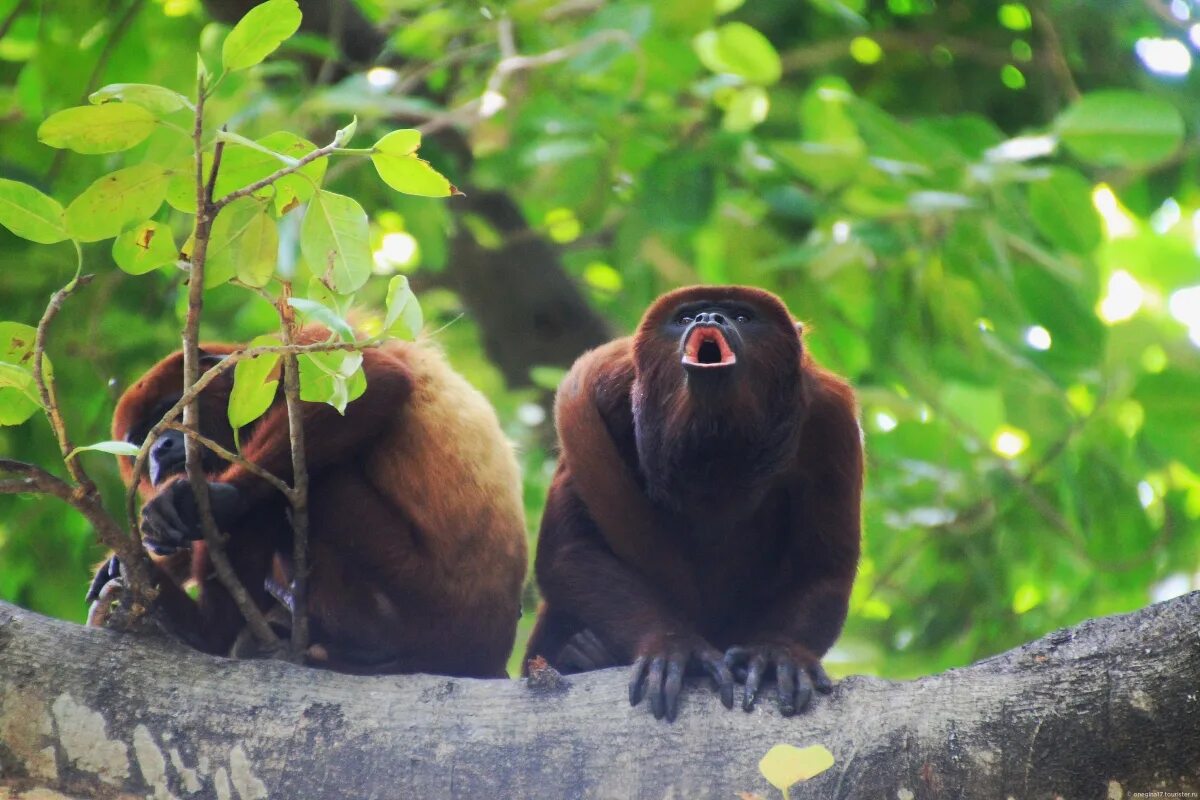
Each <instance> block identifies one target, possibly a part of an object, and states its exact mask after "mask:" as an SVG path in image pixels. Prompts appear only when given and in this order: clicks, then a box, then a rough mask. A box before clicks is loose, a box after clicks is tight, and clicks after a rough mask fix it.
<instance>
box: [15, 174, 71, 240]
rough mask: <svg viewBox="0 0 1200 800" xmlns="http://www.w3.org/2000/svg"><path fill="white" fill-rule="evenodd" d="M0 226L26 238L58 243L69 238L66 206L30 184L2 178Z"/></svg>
mask: <svg viewBox="0 0 1200 800" xmlns="http://www.w3.org/2000/svg"><path fill="white" fill-rule="evenodd" d="M0 225H3V226H4V227H6V228H8V229H9V230H10V231H12V232H13V233H14V234H15V235H17V236H20V237H21V238H22V239H28V240H29V241H31V242H37V243H38V244H54V243H55V242H61V241H62V240H63V239H66V238H67V227H66V223H65V222H64V220H63V207H62V206H61V205H59V203H58V201H57V200H55V199H54V198H53V197H50V196H48V195H45V194H42V193H41V192H39V191H38V190H37V189H35V188H33V187H32V186H30V185H29V184H27V183H21V182H19V181H10V180H8V179H7V178H0Z"/></svg>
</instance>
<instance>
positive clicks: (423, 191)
mask: <svg viewBox="0 0 1200 800" xmlns="http://www.w3.org/2000/svg"><path fill="white" fill-rule="evenodd" d="M420 146H421V134H420V132H419V131H415V130H400V131H392V132H391V133H389V134H388V135H387V136H384V137H383V138H382V139H380V140H379V141H378V142H376V143H375V147H374V148H373V150H374V152H373V153H372V154H371V163H373V164H374V165H375V170H376V171H377V172H378V173H379V177H381V178H383V181H384V183H386V184H387V185H388V186H390V187H392V188H393V189H395V190H396V191H398V192H404V193H405V194H415V195H418V196H420V197H449V196H450V195H452V194H459V193H460V192H459V191H458V189H456V188H455V187H454V185H453V184H451V183H450V181H448V180H447V179H446V177H445V176H444V175H442V174H441V173H440V172H438V171H437V170H435V169H434V168H433V167H431V166H429V162H427V161H425V160H423V159H420V158H417V156H416V155H415V153H416V152H417V148H418V147H420Z"/></svg>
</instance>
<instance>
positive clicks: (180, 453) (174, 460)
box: [150, 431, 186, 486]
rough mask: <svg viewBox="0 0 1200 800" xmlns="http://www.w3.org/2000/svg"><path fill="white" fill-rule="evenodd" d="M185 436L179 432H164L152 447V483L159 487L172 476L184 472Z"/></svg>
mask: <svg viewBox="0 0 1200 800" xmlns="http://www.w3.org/2000/svg"><path fill="white" fill-rule="evenodd" d="M185 463H186V459H185V458H184V449H183V434H182V433H180V432H179V431H163V432H162V434H161V435H160V436H159V437H158V438H157V439H155V440H154V444H153V445H151V447H150V483H151V484H152V485H154V486H158V485H159V484H160V483H162V482H163V481H164V480H166V479H167V478H169V477H171V476H172V475H178V474H179V473H181V472H183V469H184V465H185Z"/></svg>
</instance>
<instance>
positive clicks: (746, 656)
mask: <svg viewBox="0 0 1200 800" xmlns="http://www.w3.org/2000/svg"><path fill="white" fill-rule="evenodd" d="M749 660H750V651H749V650H748V649H747V648H745V647H731V648H729V649H728V650H726V651H725V666H727V667H729V668H730V669H733V668H734V667H737V666H739V665H741V664H744V663H745V662H747V661H749Z"/></svg>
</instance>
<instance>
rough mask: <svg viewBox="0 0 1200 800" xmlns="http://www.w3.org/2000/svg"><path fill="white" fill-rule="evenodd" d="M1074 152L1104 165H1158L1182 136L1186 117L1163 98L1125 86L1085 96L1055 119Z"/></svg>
mask: <svg viewBox="0 0 1200 800" xmlns="http://www.w3.org/2000/svg"><path fill="white" fill-rule="evenodd" d="M1054 128H1055V131H1056V132H1057V133H1058V136H1059V138H1060V139H1062V142H1063V144H1065V145H1066V146H1067V148H1068V149H1070V150H1071V152H1072V153H1073V154H1075V155H1076V156H1078V157H1079V158H1081V159H1083V160H1084V161H1088V162H1090V163H1093V164H1098V165H1100V166H1140V167H1146V166H1150V165H1152V164H1156V163H1158V162H1160V161H1162V160H1163V159H1165V158H1167V157H1169V156H1170V155H1171V154H1172V153H1174V152H1175V150H1176V149H1177V148H1178V147H1179V144H1180V142H1182V141H1183V130H1184V129H1183V117H1182V116H1180V114H1179V110H1178V109H1177V108H1175V106H1173V105H1171V104H1170V103H1169V102H1167V101H1166V100H1164V99H1162V98H1161V97H1156V96H1154V95H1150V94H1143V93H1141V92H1133V91H1128V90H1124V89H1110V90H1104V91H1099V92H1091V93H1089V94H1086V95H1084V96H1083V97H1082V98H1080V99H1079V100H1078V101H1077V102H1076V103H1074V104H1073V105H1072V106H1071V107H1070V108H1068V109H1067V110H1066V111H1064V112H1063V113H1061V114H1060V115H1059V116H1058V119H1057V120H1055V123H1054Z"/></svg>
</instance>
